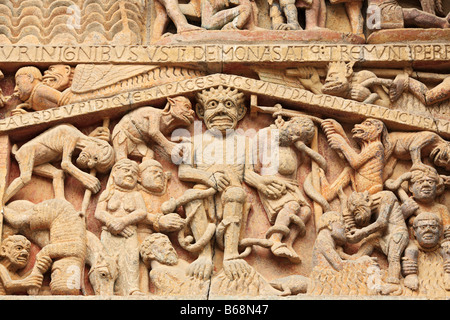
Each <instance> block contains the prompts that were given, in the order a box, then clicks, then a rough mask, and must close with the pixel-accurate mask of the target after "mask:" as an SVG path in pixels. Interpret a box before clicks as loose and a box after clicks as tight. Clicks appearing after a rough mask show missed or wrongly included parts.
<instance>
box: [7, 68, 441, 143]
mask: <svg viewBox="0 0 450 320" xmlns="http://www.w3.org/2000/svg"><path fill="white" fill-rule="evenodd" d="M218 86H226V87H230V88H234V89H238V90H240V91H243V92H244V93H246V94H247V95H255V96H260V97H264V98H266V99H269V100H273V101H277V102H282V103H285V104H287V105H288V106H289V108H291V109H294V110H299V111H303V112H311V113H313V114H320V115H322V116H323V117H334V118H336V119H337V120H340V121H343V122H358V121H361V120H363V119H365V118H368V117H370V118H376V119H379V120H382V121H384V122H385V123H386V125H387V126H388V127H389V128H390V129H395V130H412V131H418V130H428V131H433V132H436V133H438V134H440V135H441V136H442V137H443V138H447V139H448V138H450V121H449V120H447V119H445V118H443V119H432V118H430V117H426V116H423V115H420V114H415V113H411V112H407V111H402V110H393V109H389V108H385V107H382V106H379V105H374V104H366V103H361V102H357V101H353V100H348V99H344V98H340V97H335V96H331V95H326V94H314V93H312V92H310V91H307V90H304V89H300V88H295V87H291V86H288V85H281V84H276V83H272V82H267V81H263V80H255V79H252V78H248V77H243V76H236V75H230V74H212V75H207V76H201V77H197V78H192V79H187V80H181V81H175V82H171V83H166V84H162V85H157V86H154V87H152V88H149V89H144V90H140V91H130V92H125V93H120V94H116V95H113V96H110V97H107V98H103V99H102V98H97V99H92V100H88V101H82V102H75V103H72V104H68V105H64V106H61V107H58V108H52V109H47V110H42V111H35V112H30V113H26V114H20V115H15V116H11V117H7V118H5V119H2V120H0V134H9V135H11V134H13V135H14V137H15V138H17V139H19V138H20V136H21V132H22V133H24V134H25V135H29V134H32V133H34V134H36V133H37V132H39V131H42V129H45V128H48V127H50V126H54V125H56V124H61V123H65V122H69V123H72V124H78V123H83V124H84V125H92V124H95V123H98V122H100V121H102V119H104V118H105V117H109V118H114V117H117V116H120V115H123V114H124V113H125V112H127V111H130V110H132V109H135V108H138V107H141V106H144V105H154V104H159V103H161V102H162V101H164V100H165V99H166V98H168V97H173V96H179V95H186V96H193V94H195V93H196V92H198V91H201V90H204V89H209V88H212V87H218ZM253 107H257V106H253ZM255 110H256V109H254V110H253V111H255ZM257 112H258V111H257ZM259 112H262V113H266V111H264V109H260V110H259Z"/></svg>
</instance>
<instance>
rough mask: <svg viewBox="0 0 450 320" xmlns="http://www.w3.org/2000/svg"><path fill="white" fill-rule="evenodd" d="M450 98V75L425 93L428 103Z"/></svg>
mask: <svg viewBox="0 0 450 320" xmlns="http://www.w3.org/2000/svg"><path fill="white" fill-rule="evenodd" d="M449 98H450V77H447V78H445V79H444V81H442V82H441V83H440V84H438V85H437V86H436V87H434V88H433V89H430V90H428V91H427V92H426V94H425V100H426V102H427V105H431V104H434V103H437V102H441V101H444V100H447V99H449Z"/></svg>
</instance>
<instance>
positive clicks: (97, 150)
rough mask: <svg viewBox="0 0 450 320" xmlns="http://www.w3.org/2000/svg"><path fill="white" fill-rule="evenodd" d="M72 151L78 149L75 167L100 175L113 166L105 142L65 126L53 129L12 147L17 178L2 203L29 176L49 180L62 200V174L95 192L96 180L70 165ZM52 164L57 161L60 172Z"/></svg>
mask: <svg viewBox="0 0 450 320" xmlns="http://www.w3.org/2000/svg"><path fill="white" fill-rule="evenodd" d="M76 149H78V150H81V153H80V155H79V156H78V158H77V160H76V165H77V166H78V167H80V168H86V169H96V170H97V171H98V172H101V173H102V172H106V171H108V170H109V169H110V168H111V167H112V165H113V164H114V151H113V148H112V147H111V146H110V145H109V143H108V142H106V141H104V140H101V139H98V138H95V137H91V136H86V135H85V134H83V133H82V132H81V131H79V130H78V129H77V128H75V127H74V126H72V125H69V124H62V125H58V126H55V127H53V128H50V129H48V130H46V131H44V132H43V133H41V134H40V135H38V136H37V137H35V138H33V139H31V140H30V141H28V142H26V143H25V144H23V145H22V146H21V147H20V148H17V147H13V150H12V153H13V154H14V156H15V158H16V160H17V162H18V164H19V169H20V176H19V177H18V178H16V179H14V180H13V181H12V182H11V184H10V185H9V186H8V188H7V189H6V191H5V195H4V198H3V202H4V203H6V202H7V201H8V200H9V199H11V197H13V196H14V195H15V194H16V193H17V192H18V191H19V190H20V189H21V188H22V187H23V186H25V185H26V184H28V183H29V182H30V180H31V176H32V174H33V173H34V174H37V175H39V176H43V177H47V178H52V179H53V188H54V192H55V197H56V198H61V199H64V173H68V174H70V175H71V176H73V177H74V178H76V179H77V180H78V181H80V182H81V183H82V184H83V185H84V186H85V187H86V188H88V189H89V190H91V191H92V192H94V193H96V192H98V191H99V190H100V182H99V180H98V179H97V178H96V177H94V176H92V175H90V174H89V173H87V172H84V171H81V170H80V169H79V168H78V167H77V166H75V165H74V164H73V163H72V155H73V154H74V152H75V150H76ZM54 161H61V169H62V170H60V169H57V168H56V167H54V166H53V165H52V164H51V163H52V162H54Z"/></svg>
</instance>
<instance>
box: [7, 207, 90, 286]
mask: <svg viewBox="0 0 450 320" xmlns="http://www.w3.org/2000/svg"><path fill="white" fill-rule="evenodd" d="M15 209H16V208H15V207H14V206H6V207H5V208H4V219H5V221H6V222H7V223H8V224H10V225H11V226H12V227H13V228H16V229H22V230H23V229H28V230H30V231H47V232H48V240H49V242H48V243H47V244H46V245H45V246H43V247H42V248H41V250H40V251H39V252H38V253H37V255H36V263H35V265H34V267H33V270H32V272H31V275H37V276H42V275H43V274H44V273H45V272H46V271H47V269H48V268H49V267H50V265H51V270H52V275H51V282H50V289H51V292H52V294H55V295H78V294H80V281H81V280H80V278H81V272H82V269H83V268H84V263H85V257H86V226H85V222H84V216H83V215H82V214H81V212H78V211H76V210H75V209H74V207H73V206H72V204H70V203H69V202H68V201H66V200H63V199H51V200H45V201H43V202H40V203H38V204H31V205H28V208H26V209H25V210H20V211H19V210H15ZM48 261H51V263H48ZM40 285H41V283H39V286H38V287H37V288H36V289H38V288H39V287H40ZM35 293H37V292H35Z"/></svg>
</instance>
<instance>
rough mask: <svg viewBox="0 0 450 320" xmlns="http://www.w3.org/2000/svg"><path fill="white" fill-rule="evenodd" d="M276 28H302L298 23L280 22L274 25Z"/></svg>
mask: <svg viewBox="0 0 450 320" xmlns="http://www.w3.org/2000/svg"><path fill="white" fill-rule="evenodd" d="M273 29H274V30H283V31H286V30H302V28H301V27H300V25H299V24H298V23H279V24H276V25H274V26H273Z"/></svg>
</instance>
